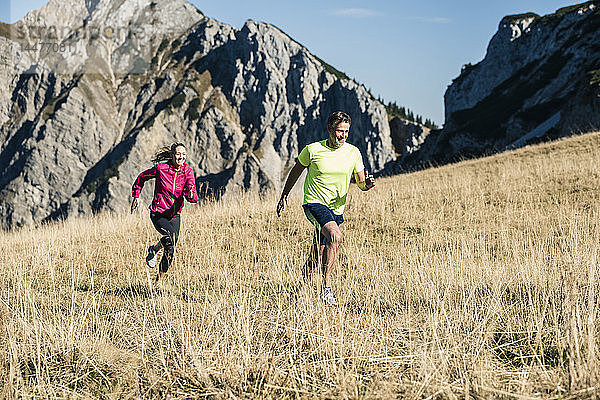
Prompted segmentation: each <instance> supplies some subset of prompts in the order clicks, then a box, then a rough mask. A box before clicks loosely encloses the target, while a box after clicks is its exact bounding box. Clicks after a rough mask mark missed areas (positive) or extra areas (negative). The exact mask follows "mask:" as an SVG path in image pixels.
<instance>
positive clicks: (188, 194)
mask: <svg viewBox="0 0 600 400" xmlns="http://www.w3.org/2000/svg"><path fill="white" fill-rule="evenodd" d="M184 196H185V199H186V200H187V201H189V202H190V203H197V202H198V191H197V190H196V175H195V174H194V171H193V170H192V169H191V168H190V172H189V173H188V174H187V175H186V181H185V189H184Z"/></svg>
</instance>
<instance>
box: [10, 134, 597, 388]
mask: <svg viewBox="0 0 600 400" xmlns="http://www.w3.org/2000/svg"><path fill="white" fill-rule="evenodd" d="M599 165H600V134H598V133H594V134H588V135H583V136H579V137H574V138H570V139H566V140H562V141H559V142H555V143H551V144H545V145H541V146H535V147H529V148H525V149H521V150H518V151H514V152H510V153H505V154H501V155H497V156H494V157H490V158H486V159H481V160H475V161H467V162H462V163H459V164H455V165H450V166H446V167H443V168H437V169H431V170H427V171H422V172H418V173H414V174H409V175H404V176H397V177H393V178H386V179H380V180H379V181H378V185H377V187H376V189H375V190H374V191H372V192H369V193H361V192H360V191H358V190H357V188H356V187H353V188H352V190H351V194H350V196H351V198H350V199H349V205H348V207H347V211H346V213H345V214H346V223H345V224H344V225H343V228H342V231H343V232H344V234H345V237H344V244H343V249H342V251H341V255H340V264H339V265H338V267H337V268H336V271H335V274H334V282H335V286H334V291H335V293H336V294H337V296H338V298H339V300H340V303H341V306H340V307H339V308H337V309H328V308H325V307H324V306H323V305H322V304H321V303H320V302H319V299H318V290H319V284H320V282H319V279H318V278H317V279H315V280H314V281H313V283H312V284H310V285H308V286H302V285H300V284H299V282H300V280H301V274H300V267H301V266H302V264H303V263H304V261H305V255H306V250H307V248H308V246H309V244H310V232H311V230H310V229H311V228H310V225H309V223H308V222H307V221H306V220H305V218H304V216H303V214H302V212H301V209H300V207H299V202H300V199H299V198H296V199H295V200H292V201H290V205H289V207H288V210H287V211H286V212H285V213H284V215H283V216H282V218H277V217H276V216H275V213H274V209H275V202H276V197H275V195H273V196H272V197H268V198H263V199H258V198H255V197H252V196H245V197H241V198H239V199H236V200H235V201H229V202H219V203H215V204H204V205H201V206H189V205H188V207H186V209H185V213H184V215H183V219H182V221H183V222H182V232H181V239H180V242H179V244H178V248H177V251H176V260H175V265H174V266H173V267H172V269H171V270H170V271H169V274H168V276H167V278H168V279H167V282H166V285H165V288H164V289H163V291H162V292H160V293H157V292H155V291H151V290H149V289H148V287H149V286H148V278H149V274H148V271H147V269H146V267H145V265H144V256H145V250H146V247H147V245H148V244H149V243H150V242H151V241H154V240H156V239H157V237H158V236H157V234H156V232H155V231H154V229H153V228H152V226H151V224H150V221H149V219H148V216H147V215H146V213H145V212H140V213H139V214H136V215H134V216H131V215H126V214H123V215H107V214H104V215H99V216H96V217H93V218H85V219H72V220H68V221H66V222H64V223H60V224H52V225H48V226H44V227H40V228H36V229H24V230H21V231H18V232H14V233H4V234H1V235H0V262H1V264H2V269H1V270H0V397H3V398H13V397H27V398H28V397H38V396H39V397H43V398H64V397H68V398H95V397H104V398H164V397H171V398H204V397H216V398H230V397H233V398H235V397H242V398H251V397H263V398H270V397H273V398H275V397H276V398H279V397H290V398H292V397H293V398H296V397H300V398H304V397H327V398H333V397H336V398H337V397H343V398H389V397H401V398H419V399H421V398H427V399H430V398H457V397H458V398H491V397H493V398H498V397H500V398H503V397H505V398H570V397H573V398H575V397H577V398H581V397H594V396H598V394H599V393H600V392H599V386H598V383H597V382H599V378H600V369H599V366H600V363H599V352H598V332H597V324H598V318H599V316H598V306H597V303H598V292H599V289H600V288H599V283H598V277H599V270H598V267H599V255H600V229H599V225H598V224H599V214H600V213H599V211H600V206H599V197H600V189H599V182H600V172H599V170H598V166H599ZM299 184H300V183H299Z"/></svg>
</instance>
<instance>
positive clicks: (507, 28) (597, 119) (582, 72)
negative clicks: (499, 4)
mask: <svg viewBox="0 0 600 400" xmlns="http://www.w3.org/2000/svg"><path fill="white" fill-rule="evenodd" d="M599 3H600V2H598V1H589V2H586V3H583V4H579V5H575V6H570V7H565V8H562V9H559V10H558V11H557V12H556V13H554V14H551V15H546V16H544V17H540V16H538V15H535V14H523V15H515V16H508V17H505V18H504V19H502V21H501V22H500V26H499V29H498V32H497V33H496V34H495V35H494V37H493V38H492V40H491V41H490V44H489V46H488V49H487V53H486V56H485V58H484V59H483V60H482V61H481V62H479V63H478V64H476V65H473V66H471V65H466V66H464V67H463V70H462V72H461V74H460V76H459V77H458V78H456V79H455V80H454V81H453V83H452V85H451V86H450V87H449V88H448V90H447V91H446V94H445V97H444V100H445V123H444V128H443V129H442V130H440V131H435V132H432V133H431V134H430V135H429V136H428V137H427V138H426V140H425V142H424V143H423V144H422V145H421V147H420V149H419V150H418V151H416V152H413V153H412V154H408V155H406V156H405V157H403V159H402V160H401V161H400V163H399V164H400V165H401V166H402V167H403V168H404V169H412V168H417V167H419V166H422V165H429V164H443V163H447V162H452V161H456V160H459V159H462V158H470V157H478V156H482V155H485V154H490V153H494V152H498V151H503V150H505V149H511V148H516V147H520V146H523V145H526V144H528V143H532V142H536V141H542V140H549V139H554V138H557V137H562V136H568V135H571V134H574V133H579V132H586V131H590V130H597V129H599V128H600V113H599V112H598V111H599V109H600V97H598V92H599V84H600V69H599V68H600V35H598V32H599V31H600V7H599V6H600V4H599Z"/></svg>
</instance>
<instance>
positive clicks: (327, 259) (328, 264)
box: [321, 221, 342, 287]
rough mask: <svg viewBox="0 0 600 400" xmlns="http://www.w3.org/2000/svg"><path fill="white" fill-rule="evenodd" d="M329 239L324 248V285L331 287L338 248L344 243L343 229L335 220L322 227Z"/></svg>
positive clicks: (323, 232) (324, 234)
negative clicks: (341, 229)
mask: <svg viewBox="0 0 600 400" xmlns="http://www.w3.org/2000/svg"><path fill="white" fill-rule="evenodd" d="M321 233H322V234H323V236H325V239H327V243H326V244H325V246H324V249H323V261H322V262H323V263H322V265H323V267H322V268H323V286H324V287H331V273H332V272H333V267H334V266H335V263H336V261H337V254H338V249H339V247H340V245H341V243H342V231H340V227H339V226H338V224H337V223H335V221H329V222H328V223H326V224H325V225H323V228H322V229H321Z"/></svg>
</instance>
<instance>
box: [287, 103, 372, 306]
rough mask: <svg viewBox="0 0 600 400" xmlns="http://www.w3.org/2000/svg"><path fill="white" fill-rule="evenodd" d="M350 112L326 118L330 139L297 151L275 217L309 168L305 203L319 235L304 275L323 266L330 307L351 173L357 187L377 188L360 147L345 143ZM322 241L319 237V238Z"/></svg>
mask: <svg viewBox="0 0 600 400" xmlns="http://www.w3.org/2000/svg"><path fill="white" fill-rule="evenodd" d="M350 123H351V120H350V116H349V115H348V114H346V113H344V112H341V111H336V112H334V113H332V114H331V115H330V116H329V119H328V120H327V131H328V132H329V137H328V138H327V139H325V140H321V141H319V142H315V143H311V144H309V145H308V146H306V147H304V149H302V151H301V152H300V154H299V155H298V160H297V161H296V165H294V167H293V168H292V170H291V171H290V173H289V175H288V178H287V180H286V182H285V186H284V188H283V192H282V193H281V198H280V199H279V202H278V204H277V215H280V214H281V212H282V211H283V210H284V209H285V206H286V203H287V197H288V194H289V193H290V191H291V190H292V188H293V187H294V185H295V184H296V181H297V180H298V178H299V177H300V175H301V174H302V172H303V171H304V169H305V168H308V172H307V174H306V179H305V181H304V200H303V204H302V207H303V208H304V214H305V215H306V217H307V218H308V220H309V221H310V222H311V223H312V224H313V225H314V226H315V228H316V230H315V236H314V240H313V245H312V247H311V251H310V256H309V259H308V261H307V262H306V264H305V266H304V271H303V275H304V278H305V280H308V279H309V277H310V276H311V274H312V272H313V271H314V270H315V269H316V267H317V266H318V265H320V266H321V268H322V273H323V289H322V291H321V299H322V300H323V302H324V303H325V304H326V305H328V306H337V305H338V302H337V300H336V298H335V296H334V295H333V292H332V291H331V272H332V271H333V267H334V265H335V263H336V261H337V253H338V249H339V247H340V244H341V243H342V232H341V231H340V227H339V226H340V224H341V223H342V222H344V217H343V215H342V214H343V212H344V206H345V204H346V197H347V194H348V187H349V186H350V179H351V177H352V173H354V174H355V180H356V182H357V184H358V187H359V188H360V189H361V190H363V191H367V190H369V189H371V188H372V187H373V186H375V179H374V178H373V176H369V175H368V174H366V173H365V167H364V165H363V161H362V156H361V154H360V150H358V148H356V147H355V146H353V145H351V144H350V143H346V139H348V133H349V131H350ZM319 239H320V240H319Z"/></svg>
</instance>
